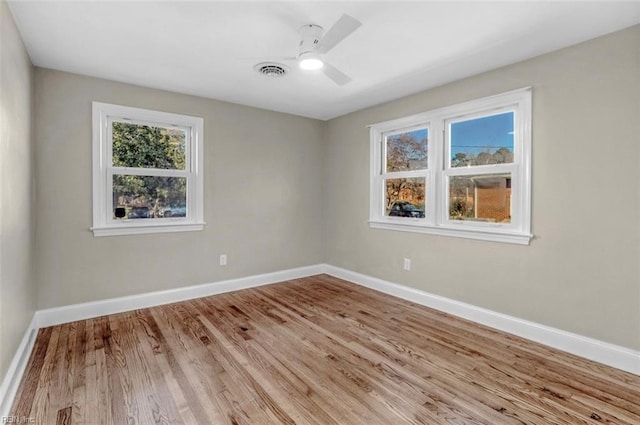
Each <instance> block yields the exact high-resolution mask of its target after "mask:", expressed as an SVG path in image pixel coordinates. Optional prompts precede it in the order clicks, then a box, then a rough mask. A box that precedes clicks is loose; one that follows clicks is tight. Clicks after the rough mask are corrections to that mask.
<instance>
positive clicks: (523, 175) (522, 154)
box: [369, 87, 533, 245]
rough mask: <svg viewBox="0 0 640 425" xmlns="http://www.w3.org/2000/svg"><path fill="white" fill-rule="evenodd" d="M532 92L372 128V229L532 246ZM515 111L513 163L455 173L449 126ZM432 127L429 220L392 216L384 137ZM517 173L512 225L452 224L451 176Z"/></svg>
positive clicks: (522, 91)
mask: <svg viewBox="0 0 640 425" xmlns="http://www.w3.org/2000/svg"><path fill="white" fill-rule="evenodd" d="M531 92H532V89H531V87H526V88H523V89H519V90H513V91H510V92H506V93H502V94H498V95H495V96H490V97H485V98H482V99H477V100H472V101H469V102H464V103H461V104H457V105H452V106H447V107H444V108H440V109H436V110H432V111H428V112H424V113H419V114H415V115H411V116H408V117H403V118H399V119H395V120H391V121H385V122H381V123H377V124H373V125H371V126H369V128H370V135H371V142H370V143H371V145H370V153H371V158H370V170H371V178H370V207H369V211H370V215H369V226H370V227H371V228H376V229H387V230H398V231H405V232H416V233H426V234H433V235H441V236H453V237H460V238H467V239H479V240H487V241H494V242H505V243H513V244H520V245H528V244H529V243H530V241H531V239H532V238H533V235H532V234H531V114H532V110H531V102H532V100H531V97H532V96H531ZM506 109H508V110H513V111H515V113H516V115H517V117H518V118H517V119H516V128H514V133H515V134H514V162H513V164H496V165H488V166H475V167H468V168H467V167H465V168H450V167H449V165H448V164H446V163H445V162H447V161H446V160H447V158H448V155H447V152H448V146H447V140H446V136H447V132H446V131H447V130H446V127H447V126H446V123H447V122H449V121H455V120H458V119H461V118H465V119H469V118H470V117H472V116H474V115H475V116H485V115H488V114H490V113H491V112H494V111H495V112H497V113H499V112H500V110H506ZM425 124H427V125H428V127H429V158H428V161H429V163H428V167H429V169H428V173H427V186H426V190H427V199H426V206H425V218H424V219H422V218H405V217H387V216H385V215H384V211H383V208H382V207H383V206H384V196H385V195H384V170H383V169H382V167H383V165H384V160H383V154H384V153H385V146H384V145H385V144H384V135H385V134H388V133H393V132H398V131H403V130H405V129H411V128H415V127H416V126H418V125H425ZM479 171H481V172H487V173H489V172H491V173H501V172H510V173H511V174H512V186H511V187H512V194H513V198H512V206H513V209H512V221H511V223H485V222H472V221H454V220H449V219H448V213H447V202H448V191H447V190H446V186H447V184H448V183H446V182H448V179H447V177H449V176H457V175H469V174H478V172H479Z"/></svg>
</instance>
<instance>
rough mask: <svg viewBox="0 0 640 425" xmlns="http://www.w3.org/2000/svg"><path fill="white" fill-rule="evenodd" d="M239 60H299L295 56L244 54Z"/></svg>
mask: <svg viewBox="0 0 640 425" xmlns="http://www.w3.org/2000/svg"><path fill="white" fill-rule="evenodd" d="M236 60H238V61H263V62H267V61H268V62H271V61H295V60H298V58H297V57H295V56H254V57H251V56H243V57H239V58H236Z"/></svg>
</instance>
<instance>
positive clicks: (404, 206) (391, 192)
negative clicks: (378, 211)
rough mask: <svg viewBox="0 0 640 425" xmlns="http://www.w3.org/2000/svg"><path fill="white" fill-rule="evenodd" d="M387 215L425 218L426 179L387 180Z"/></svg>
mask: <svg viewBox="0 0 640 425" xmlns="http://www.w3.org/2000/svg"><path fill="white" fill-rule="evenodd" d="M385 191H386V193H385V195H386V208H385V215H386V216H390V217H412V218H424V211H425V209H424V207H425V194H426V192H425V179H424V178H409V179H387V180H386V182H385Z"/></svg>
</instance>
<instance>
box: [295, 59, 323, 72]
mask: <svg viewBox="0 0 640 425" xmlns="http://www.w3.org/2000/svg"><path fill="white" fill-rule="evenodd" d="M323 66H324V62H322V60H321V59H319V58H317V57H315V56H311V57H306V58H303V59H301V60H300V68H302V69H305V70H308V71H314V70H317V69H320V68H322V67H323Z"/></svg>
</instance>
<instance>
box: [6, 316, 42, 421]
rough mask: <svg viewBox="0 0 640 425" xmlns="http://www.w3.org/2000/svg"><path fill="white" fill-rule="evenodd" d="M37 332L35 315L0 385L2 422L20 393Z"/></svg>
mask: <svg viewBox="0 0 640 425" xmlns="http://www.w3.org/2000/svg"><path fill="white" fill-rule="evenodd" d="M37 332H38V327H37V326H36V315H35V314H34V315H33V318H32V319H31V323H30V324H29V327H28V328H27V330H26V331H25V333H24V336H23V337H22V341H20V345H18V349H17V350H16V353H15V354H14V356H13V359H12V360H11V363H10V364H9V369H7V373H6V374H5V376H4V379H3V380H2V385H0V420H1V419H2V418H5V417H7V416H8V415H9V410H10V409H11V405H12V404H13V399H14V398H15V396H16V393H17V392H18V387H19V386H20V382H21V381H22V376H23V375H24V372H25V369H26V368H27V363H28V362H29V357H30V356H31V351H32V350H33V346H34V344H35V342H36V334H37ZM3 423H4V422H3Z"/></svg>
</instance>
